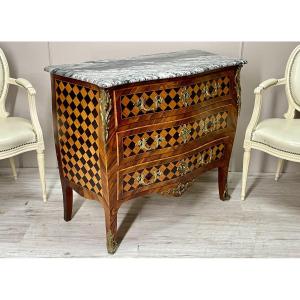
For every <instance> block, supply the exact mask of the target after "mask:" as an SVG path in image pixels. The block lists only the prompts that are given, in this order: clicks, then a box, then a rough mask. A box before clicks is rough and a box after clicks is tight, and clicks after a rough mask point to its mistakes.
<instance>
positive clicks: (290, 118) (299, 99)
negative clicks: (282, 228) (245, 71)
mask: <svg viewBox="0 0 300 300" xmlns="http://www.w3.org/2000/svg"><path fill="white" fill-rule="evenodd" d="M278 85H285V91H286V96H287V99H288V105H289V106H288V111H287V113H285V115H284V117H285V119H278V118H276V119H266V120H264V121H262V122H260V123H258V120H259V117H260V112H261V106H262V99H263V98H262V92H263V91H264V90H266V89H267V88H269V87H272V86H278ZM254 94H255V103H254V109H253V113H252V117H251V120H250V123H249V125H248V127H247V130H246V134H245V140H244V149H245V152H244V162H243V178H242V192H241V198H242V200H244V199H245V193H246V183H247V176H248V168H249V162H250V153H251V149H257V150H261V151H264V152H266V153H268V154H271V155H273V156H276V157H278V158H279V160H278V165H277V171H276V175H275V180H278V178H279V175H280V173H281V171H282V166H283V161H284V160H290V161H295V162H300V119H294V115H295V111H296V110H297V111H300V45H299V46H298V47H296V48H295V49H294V51H293V52H292V54H291V56H290V58H289V60H288V63H287V66H286V70H285V77H284V78H281V79H268V80H266V81H264V82H262V83H261V84H260V85H259V86H258V87H257V88H256V89H255V90H254Z"/></svg>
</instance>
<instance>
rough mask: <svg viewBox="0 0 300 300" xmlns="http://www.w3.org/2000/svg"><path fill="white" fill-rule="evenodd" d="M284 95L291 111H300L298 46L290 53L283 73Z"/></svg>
mask: <svg viewBox="0 0 300 300" xmlns="http://www.w3.org/2000/svg"><path fill="white" fill-rule="evenodd" d="M285 78H286V93H287V97H288V100H289V105H290V106H291V109H296V110H298V111H300V45H299V46H297V47H296V48H295V49H294V51H293V52H292V54H291V56H290V58H289V60H288V63H287V66H286V71H285Z"/></svg>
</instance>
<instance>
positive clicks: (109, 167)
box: [51, 67, 240, 253]
mask: <svg viewBox="0 0 300 300" xmlns="http://www.w3.org/2000/svg"><path fill="white" fill-rule="evenodd" d="M239 71H240V67H227V68H223V69H219V70H216V71H213V72H207V73H204V74H201V75H197V76H187V77H181V78H175V79H172V80H170V79H169V80H166V79H164V80H157V81H149V82H143V83H136V84H128V85H123V86H119V87H114V88H109V89H101V88H99V87H98V86H96V85H93V84H90V83H87V82H83V81H79V80H75V79H70V78H66V77H62V76H58V75H51V82H52V105H53V124H54V135H55V146H56V154H57V160H58V166H59V171H60V179H61V184H62V191H63V199H64V211H65V214H64V218H65V220H66V221H69V220H71V217H72V202H73V200H72V199H73V198H72V197H73V190H75V191H76V192H77V193H79V194H80V195H82V196H84V197H85V198H87V199H94V200H97V201H99V202H100V203H101V204H102V205H103V208H104V211H105V221H106V234H107V249H108V252H109V253H114V252H115V251H116V249H117V247H118V236H117V213H118V209H119V208H120V206H121V205H122V203H123V202H125V201H127V200H129V199H132V198H134V197H137V196H141V195H146V194H148V193H161V194H164V195H173V196H180V195H181V194H182V193H183V192H184V191H185V190H186V189H187V188H188V187H189V186H190V185H191V184H192V182H193V181H194V179H195V177H196V176H199V175H200V174H202V173H203V172H205V171H207V170H211V169H213V168H218V171H219V177H218V184H219V195H220V199H221V200H228V199H229V195H228V189H227V175H228V165H229V161H230V156H231V150H232V145H233V142H234V137H235V131H236V123H237V116H238V110H239V108H240V84H239ZM170 95H171V96H170ZM147 97H148V98H147ZM146 98H147V99H146ZM124 99H126V101H125V102H124ZM124 103H125V104H124ZM128 103H130V104H129V105H128ZM125 109H126V112H125ZM130 110H131V111H134V113H133V114H134V116H132V113H131V112H130ZM128 137H131V138H132V141H131V140H129V141H128ZM125 139H127V140H126V143H125V142H124V141H125ZM124 149H125V150H124ZM124 151H127V152H126V153H129V155H128V154H127V156H126V155H125V156H124ZM136 152H137V153H136ZM132 153H133V154H132ZM125 186H126V188H125Z"/></svg>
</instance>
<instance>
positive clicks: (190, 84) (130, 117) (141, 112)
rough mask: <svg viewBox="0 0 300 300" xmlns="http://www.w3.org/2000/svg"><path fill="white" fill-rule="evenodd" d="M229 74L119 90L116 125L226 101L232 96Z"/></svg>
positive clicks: (216, 74) (231, 73)
mask: <svg viewBox="0 0 300 300" xmlns="http://www.w3.org/2000/svg"><path fill="white" fill-rule="evenodd" d="M233 74H234V73H233V72H229V71H228V72H219V73H215V74H211V75H207V76H202V77H196V78H194V79H193V80H189V81H181V82H180V81H177V82H175V81H174V82H167V83H165V84H153V85H147V86H145V85H144V86H137V87H135V88H132V89H125V90H123V91H120V92H119V93H117V94H118V95H119V96H118V97H117V98H118V100H119V101H117V103H118V106H119V113H118V115H119V122H120V123H125V124H126V123H130V122H131V121H132V122H135V121H137V120H140V119H143V117H144V119H147V118H149V116H150V117H151V118H156V117H160V116H161V115H162V114H163V115H166V114H167V115H168V113H172V112H173V113H174V112H176V113H181V112H184V111H185V110H186V109H188V108H190V109H193V108H194V107H197V106H201V105H203V104H205V103H207V104H208V103H214V102H217V101H218V100H224V99H229V98H230V97H232V96H233V94H232V89H233V86H234V83H233ZM146 116H147V118H146ZM126 120H127V122H122V121H126Z"/></svg>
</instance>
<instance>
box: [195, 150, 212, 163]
mask: <svg viewBox="0 0 300 300" xmlns="http://www.w3.org/2000/svg"><path fill="white" fill-rule="evenodd" d="M204 157H205V154H202V155H201V156H200V157H199V159H198V162H199V164H200V165H201V166H204V165H208V164H209V163H211V162H212V160H213V150H212V149H209V156H208V158H207V159H206V160H205V159H204Z"/></svg>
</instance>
